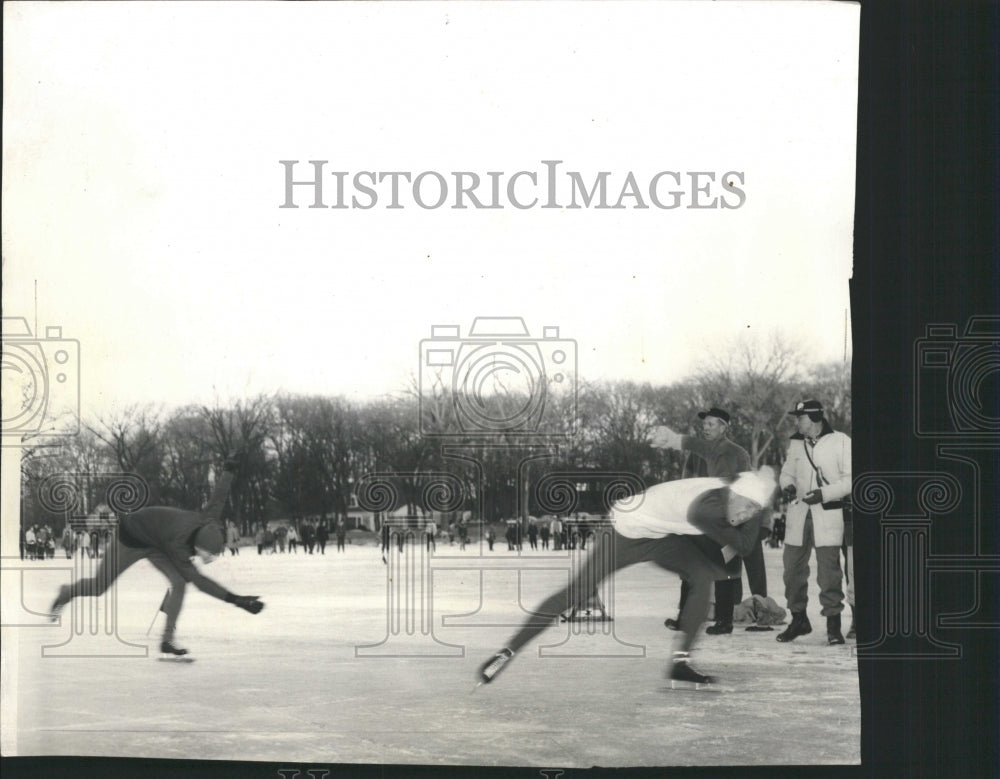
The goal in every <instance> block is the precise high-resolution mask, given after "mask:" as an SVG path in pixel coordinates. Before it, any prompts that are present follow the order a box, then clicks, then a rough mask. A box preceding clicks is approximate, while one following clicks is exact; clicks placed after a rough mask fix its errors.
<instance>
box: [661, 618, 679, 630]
mask: <svg viewBox="0 0 1000 779" xmlns="http://www.w3.org/2000/svg"><path fill="white" fill-rule="evenodd" d="M663 626H664V627H665V628H667V629H668V630H680V629H681V618H680V617H677V619H673V618H672V617H667V618H666V619H665V620H663Z"/></svg>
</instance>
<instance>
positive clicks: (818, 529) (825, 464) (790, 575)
mask: <svg viewBox="0 0 1000 779" xmlns="http://www.w3.org/2000/svg"><path fill="white" fill-rule="evenodd" d="M788 413H789V414H792V415H793V416H794V417H795V427H796V429H797V432H796V433H795V435H793V436H792V438H791V441H790V442H789V445H788V459H786V460H785V464H784V466H782V468H781V475H780V476H779V478H778V483H779V485H780V487H781V490H782V492H783V493H784V495H785V498H786V500H788V503H789V505H788V514H787V520H786V522H787V524H786V527H785V548H784V553H783V562H784V566H785V572H784V579H785V599H786V600H787V602H788V610H789V611H790V612H791V614H792V622H791V624H790V625H789V626H788V628H787V629H786V630H785V631H784V632H782V633H781V634H780V635H779V636H778V641H782V642H784V641H793V640H794V639H796V638H798V637H799V636H804V635H806V634H807V633H811V632H812V626H811V625H810V624H809V618H808V617H807V616H806V605H807V604H808V602H809V600H808V594H807V593H808V586H809V557H810V555H811V553H812V550H813V549H814V548H815V550H816V569H817V570H816V580H817V583H818V584H819V590H820V592H819V602H820V604H821V605H822V607H823V610H822V614H823V616H824V617H826V633H827V642H828V643H829V644H831V645H832V644H843V643H844V636H843V634H842V633H841V626H840V614H841V612H842V611H843V610H844V591H843V588H842V582H843V573H842V571H841V568H840V548H841V545H842V544H843V542H844V512H843V505H844V500H843V499H844V498H845V497H847V496H849V495H850V494H851V439H850V438H848V437H847V436H846V435H844V434H843V433H839V432H836V431H834V430H833V428H831V427H830V423H829V422H827V420H826V418H825V417H824V416H823V405H822V404H821V403H820V402H819V401H818V400H805V401H800V402H799V403H797V404H796V405H795V408H794V409H792V410H791V411H789V412H788ZM852 573H853V572H852Z"/></svg>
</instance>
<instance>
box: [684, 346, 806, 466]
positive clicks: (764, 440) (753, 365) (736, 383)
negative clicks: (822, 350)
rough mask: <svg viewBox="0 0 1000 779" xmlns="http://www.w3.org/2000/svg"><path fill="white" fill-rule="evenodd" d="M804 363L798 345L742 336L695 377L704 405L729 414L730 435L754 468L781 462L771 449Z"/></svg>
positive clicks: (776, 452)
mask: <svg viewBox="0 0 1000 779" xmlns="http://www.w3.org/2000/svg"><path fill="white" fill-rule="evenodd" d="M804 362H805V358H804V356H803V353H802V350H801V349H800V348H799V347H798V345H797V341H796V339H794V338H793V337H790V336H786V335H783V334H781V333H779V332H773V333H771V334H770V335H768V336H766V337H760V336H753V335H743V336H740V337H739V338H737V339H736V340H734V341H733V342H732V343H731V344H730V346H729V347H728V348H726V349H725V350H723V351H720V352H717V353H715V354H714V355H712V356H711V357H710V358H709V359H708V360H707V361H706V362H705V363H704V364H703V366H702V367H701V369H700V370H699V371H698V374H697V377H696V378H697V382H698V384H699V385H700V387H701V390H702V394H703V396H704V397H705V399H706V404H709V405H718V406H722V407H724V408H726V409H727V410H729V412H730V414H731V415H732V416H733V425H732V433H731V435H732V437H733V438H734V440H736V442H737V443H740V444H743V445H746V448H747V451H748V452H749V453H750V462H751V464H752V465H753V466H754V467H755V468H757V467H759V466H760V465H761V464H762V462H764V461H765V460H767V461H771V462H777V461H778V460H780V459H782V457H783V455H782V454H781V453H780V452H778V451H777V450H775V449H772V444H774V443H775V442H776V440H777V437H778V433H779V428H781V426H782V424H783V423H784V421H785V419H786V416H787V413H788V409H789V408H791V405H790V404H791V403H792V401H793V399H794V398H795V397H796V396H797V395H798V394H799V390H798V389H797V385H798V384H799V383H800V376H801V370H802V367H803V364H804ZM706 407H707V405H706Z"/></svg>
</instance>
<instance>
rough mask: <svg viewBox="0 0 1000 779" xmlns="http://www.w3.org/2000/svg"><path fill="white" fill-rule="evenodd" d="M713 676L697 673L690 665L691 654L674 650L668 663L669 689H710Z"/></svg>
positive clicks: (713, 681)
mask: <svg viewBox="0 0 1000 779" xmlns="http://www.w3.org/2000/svg"><path fill="white" fill-rule="evenodd" d="M714 684H715V678H714V677H712V676H706V675H705V674H702V673H698V671H696V670H695V669H694V668H692V667H691V656H690V654H689V653H688V652H674V658H673V662H672V663H671V664H670V689H672V690H703V689H704V690H707V689H712V687H713V685H714Z"/></svg>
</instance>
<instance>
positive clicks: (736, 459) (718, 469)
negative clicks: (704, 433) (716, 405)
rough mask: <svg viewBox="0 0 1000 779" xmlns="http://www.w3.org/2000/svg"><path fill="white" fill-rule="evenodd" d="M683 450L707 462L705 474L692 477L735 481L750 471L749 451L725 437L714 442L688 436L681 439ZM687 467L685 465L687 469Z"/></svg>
mask: <svg viewBox="0 0 1000 779" xmlns="http://www.w3.org/2000/svg"><path fill="white" fill-rule="evenodd" d="M681 448H682V449H683V450H684V451H685V452H691V453H693V454H696V455H698V456H699V457H701V458H702V459H703V460H704V461H705V465H706V470H705V473H703V474H701V473H698V474H692V475H697V476H718V477H720V478H723V479H735V478H736V477H737V476H738V475H739V474H741V473H743V471H749V470H750V455H749V454H747V450H746V449H744V448H743V447H742V446H740V445H739V444H734V443H733V442H732V441H730V440H729V439H728V438H726V437H725V436H723V437H722V438H717V439H716V440H714V441H706V440H705V439H704V438H698V437H696V436H692V435H686V436H684V437H683V438H681ZM692 465H693V464H692ZM687 467H688V466H687V465H685V468H687Z"/></svg>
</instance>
